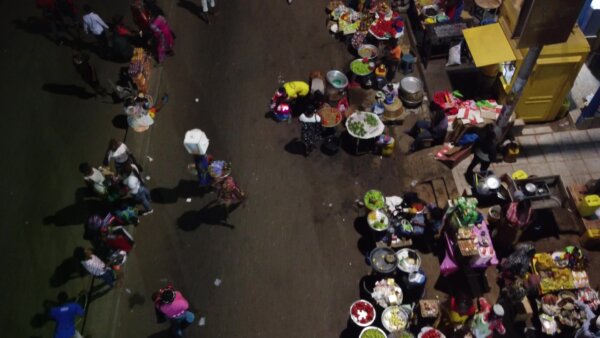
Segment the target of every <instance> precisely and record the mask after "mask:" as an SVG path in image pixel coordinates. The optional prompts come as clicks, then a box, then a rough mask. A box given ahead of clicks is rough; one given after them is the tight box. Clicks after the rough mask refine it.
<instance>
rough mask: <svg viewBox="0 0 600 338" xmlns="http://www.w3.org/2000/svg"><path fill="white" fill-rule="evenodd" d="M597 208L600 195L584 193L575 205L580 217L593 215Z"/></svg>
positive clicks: (599, 206)
mask: <svg viewBox="0 0 600 338" xmlns="http://www.w3.org/2000/svg"><path fill="white" fill-rule="evenodd" d="M598 208H600V196H598V195H585V197H584V198H583V199H582V200H581V203H580V204H579V205H578V206H577V210H579V214H580V215H581V216H582V217H588V216H591V215H593V214H594V212H595V211H596V209H598Z"/></svg>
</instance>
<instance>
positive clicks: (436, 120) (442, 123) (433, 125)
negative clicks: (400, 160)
mask: <svg viewBox="0 0 600 338" xmlns="http://www.w3.org/2000/svg"><path fill="white" fill-rule="evenodd" d="M429 109H430V111H431V121H425V120H419V121H417V122H416V123H415V125H414V126H413V127H412V128H411V129H410V130H409V131H408V132H406V133H407V134H408V135H410V136H412V137H413V138H414V139H415V141H414V142H413V144H412V145H411V146H410V151H411V152H413V151H417V150H420V149H423V148H424V142H425V141H426V140H431V141H432V145H436V144H442V143H443V142H444V139H445V138H446V132H447V131H448V118H447V117H446V114H445V113H444V110H443V109H442V107H440V106H439V105H438V104H437V103H435V102H431V103H430V104H429Z"/></svg>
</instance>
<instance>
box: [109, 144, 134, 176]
mask: <svg viewBox="0 0 600 338" xmlns="http://www.w3.org/2000/svg"><path fill="white" fill-rule="evenodd" d="M130 155H131V152H130V151H129V148H127V146H126V145H125V143H123V142H120V141H117V140H115V139H114V138H111V139H110V141H108V151H107V152H106V157H105V158H104V165H109V163H110V162H111V161H115V169H116V170H117V172H118V173H120V172H121V170H122V169H123V167H124V166H125V164H127V163H129V162H132V161H133V158H131V156H130ZM130 160H131V161H130Z"/></svg>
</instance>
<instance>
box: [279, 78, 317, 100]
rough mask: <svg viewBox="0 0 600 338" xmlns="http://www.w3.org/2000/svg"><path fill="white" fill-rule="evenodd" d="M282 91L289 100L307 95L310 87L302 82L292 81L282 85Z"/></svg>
mask: <svg viewBox="0 0 600 338" xmlns="http://www.w3.org/2000/svg"><path fill="white" fill-rule="evenodd" d="M283 89H284V90H285V93H286V95H287V97H288V99H290V100H294V99H297V98H298V97H303V96H306V95H308V92H309V91H310V86H309V85H308V83H306V82H304V81H292V82H286V83H284V84H283Z"/></svg>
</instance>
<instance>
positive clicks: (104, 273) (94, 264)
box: [76, 248, 116, 288]
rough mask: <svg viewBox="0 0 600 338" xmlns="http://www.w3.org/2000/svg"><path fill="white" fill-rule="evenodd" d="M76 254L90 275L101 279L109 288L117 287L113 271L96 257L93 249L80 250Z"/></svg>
mask: <svg viewBox="0 0 600 338" xmlns="http://www.w3.org/2000/svg"><path fill="white" fill-rule="evenodd" d="M76 252H77V256H78V257H77V258H78V259H79V261H80V262H81V265H83V267H84V268H85V270H86V271H87V272H89V274H90V275H92V276H94V278H95V277H98V278H100V279H101V280H102V281H103V282H104V284H106V285H108V287H109V288H112V287H113V286H114V285H115V279H116V278H115V274H114V272H113V270H112V269H111V268H110V267H108V266H106V264H105V263H104V262H103V261H102V260H101V259H100V258H98V256H96V255H94V252H93V251H92V249H90V248H85V249H84V248H78V249H77V250H76Z"/></svg>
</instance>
